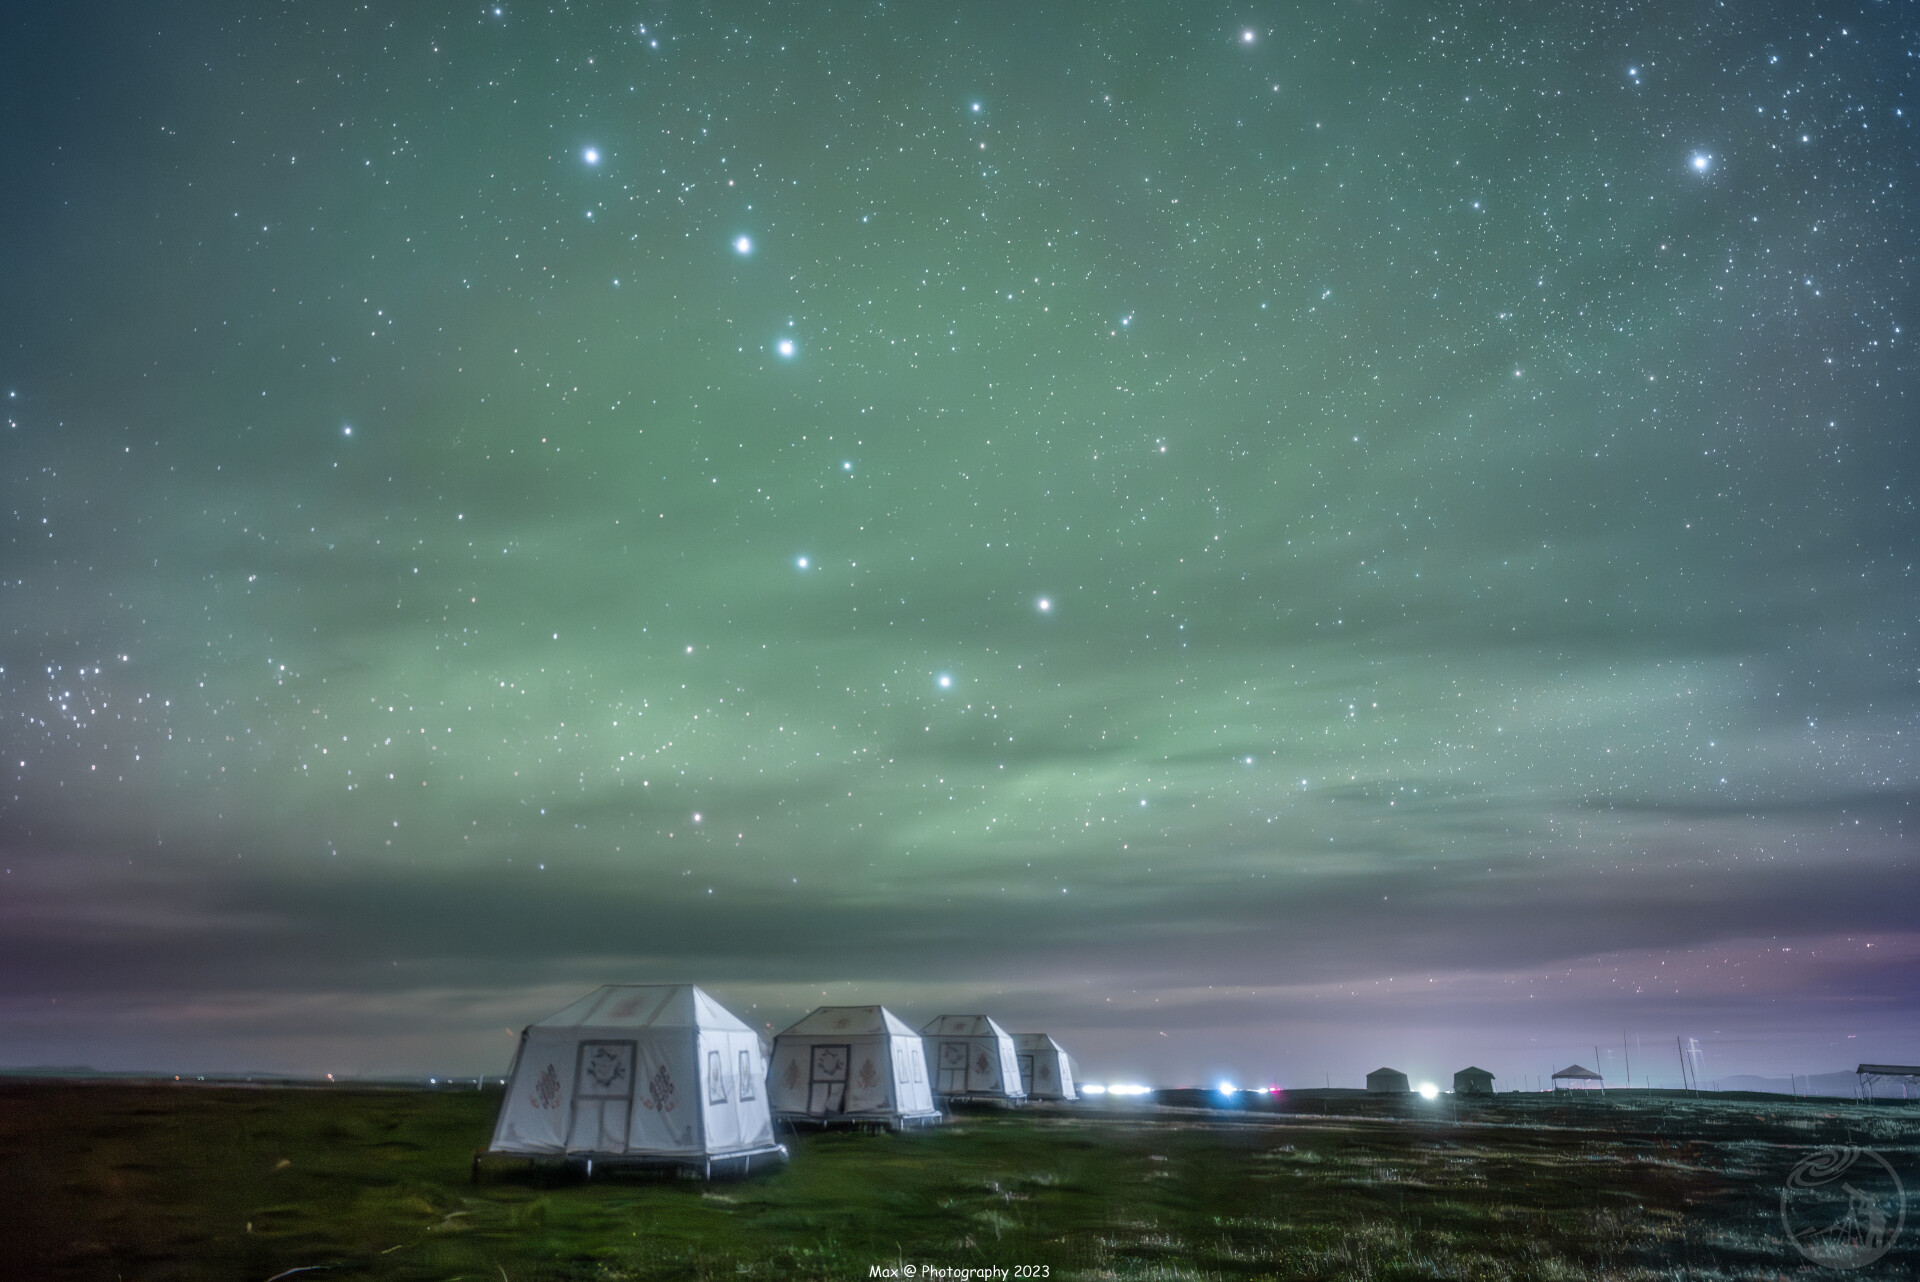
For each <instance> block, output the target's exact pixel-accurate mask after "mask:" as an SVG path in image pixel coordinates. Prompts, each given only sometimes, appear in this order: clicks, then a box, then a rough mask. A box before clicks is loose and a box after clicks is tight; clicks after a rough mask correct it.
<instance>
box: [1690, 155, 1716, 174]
mask: <svg viewBox="0 0 1920 1282" xmlns="http://www.w3.org/2000/svg"><path fill="white" fill-rule="evenodd" d="M1712 163H1713V157H1712V156H1709V155H1707V154H1706V153H1705V152H1704V151H1702V152H1696V153H1695V154H1694V157H1693V172H1694V173H1696V174H1704V173H1706V172H1707V166H1708V165H1711V164H1712Z"/></svg>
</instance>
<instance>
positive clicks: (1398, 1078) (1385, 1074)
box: [1367, 1068, 1413, 1095]
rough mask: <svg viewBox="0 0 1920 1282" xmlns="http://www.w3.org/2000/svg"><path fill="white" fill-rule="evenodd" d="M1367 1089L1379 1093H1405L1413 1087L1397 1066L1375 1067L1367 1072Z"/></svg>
mask: <svg viewBox="0 0 1920 1282" xmlns="http://www.w3.org/2000/svg"><path fill="white" fill-rule="evenodd" d="M1367 1089H1368V1090H1370V1091H1373V1092H1375V1093H1377V1094H1381V1095H1405V1094H1407V1093H1408V1092H1409V1091H1411V1090H1412V1089H1413V1087H1412V1086H1410V1085H1409V1084H1408V1083H1407V1075H1406V1074H1405V1073H1403V1072H1401V1071H1400V1070H1399V1069H1397V1068H1376V1069H1374V1070H1373V1071H1372V1072H1371V1073H1368V1074H1367Z"/></svg>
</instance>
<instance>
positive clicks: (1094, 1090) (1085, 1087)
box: [1080, 1082, 1107, 1095]
mask: <svg viewBox="0 0 1920 1282" xmlns="http://www.w3.org/2000/svg"><path fill="white" fill-rule="evenodd" d="M1080 1093H1081V1094H1082V1095H1105V1094H1106V1093H1107V1088H1106V1087H1104V1086H1102V1085H1100V1084H1099V1083H1098V1082H1082V1083H1080Z"/></svg>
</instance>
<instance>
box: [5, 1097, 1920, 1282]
mask: <svg viewBox="0 0 1920 1282" xmlns="http://www.w3.org/2000/svg"><path fill="white" fill-rule="evenodd" d="M498 1100H499V1097H498V1095H497V1093H493V1092H488V1093H448V1092H441V1093H435V1092H406V1091H372V1090H354V1089H344V1088H333V1089H326V1090H284V1089H283V1090H249V1089H232V1088H189V1087H174V1086H165V1087H158V1086H130V1085H94V1084H89V1085H11V1086H0V1206H4V1207H5V1208H6V1212H5V1213H4V1218H3V1219H0V1223H4V1224H5V1225H6V1228H7V1233H6V1240H5V1243H4V1246H0V1253H4V1258H5V1264H4V1271H7V1272H11V1273H13V1274H14V1275H16V1276H31V1277H37V1278H39V1277H44V1278H101V1279H119V1278H124V1279H128V1280H131V1279H136V1278H141V1279H148V1278H255V1279H261V1280H262V1282H264V1280H265V1279H267V1278H271V1277H273V1276H274V1275H276V1274H279V1273H282V1272H284V1271H286V1270H290V1269H296V1268H301V1267H303V1266H320V1267H317V1268H315V1270H314V1271H312V1272H305V1273H297V1274H294V1275H293V1277H295V1278H299V1279H303V1280H310V1279H320V1278H394V1279H405V1278H420V1279H453V1278H468V1279H475V1280H499V1279H504V1282H530V1280H533V1279H618V1278H715V1279H719V1278H730V1279H754V1278H844V1279H851V1278H865V1277H867V1276H868V1271H869V1267H870V1266H872V1265H876V1264H880V1265H890V1264H895V1263H900V1262H906V1263H914V1264H920V1265H925V1264H938V1265H945V1266H983V1265H1004V1266H1013V1265H1018V1264H1030V1265H1046V1266H1048V1267H1049V1269H1050V1270H1051V1276H1052V1277H1054V1278H1063V1277H1088V1278H1115V1279H1175V1278H1203V1277H1204V1278H1220V1279H1258V1278H1359V1279H1367V1280H1369V1282H1372V1280H1374V1279H1378V1280H1380V1282H1392V1280H1397V1279H1416V1278H1420V1279H1426V1278H1450V1279H1451V1278H1458V1279H1507V1278H1516V1279H1518V1278H1528V1279H1586V1278H1620V1279H1641V1278H1701V1279H1706V1278H1754V1279H1758V1278H1776V1277H1783V1276H1786V1275H1789V1274H1794V1275H1803V1274H1804V1275H1808V1276H1811V1273H1812V1271H1811V1270H1810V1269H1808V1268H1807V1267H1806V1266H1804V1265H1802V1264H1801V1262H1800V1260H1799V1257H1798V1256H1796V1255H1795V1254H1794V1253H1793V1251H1792V1248H1791V1247H1790V1246H1789V1245H1787V1244H1786V1242H1785V1240H1784V1238H1783V1236H1782V1234H1781V1232H1780V1226H1779V1221H1778V1218H1777V1209H1778V1196H1779V1188H1780V1182H1781V1180H1782V1179H1783V1178H1784V1176H1785V1174H1786V1171H1787V1170H1788V1169H1789V1168H1790V1167H1791V1166H1792V1165H1793V1163H1794V1162H1795V1161H1797V1160H1798V1159H1799V1157H1800V1156H1802V1155H1804V1153H1805V1152H1806V1151H1807V1150H1808V1149H1809V1148H1811V1147H1814V1146H1817V1145H1820V1144H1825V1143H1836V1142H1846V1141H1847V1140H1848V1139H1851V1140H1852V1141H1853V1142H1856V1143H1858V1142H1867V1143H1871V1144H1872V1145H1873V1146H1874V1147H1875V1148H1876V1149H1877V1151H1879V1152H1880V1153H1882V1154H1883V1155H1885V1156H1886V1157H1887V1158H1888V1160H1890V1161H1891V1162H1893V1164H1894V1166H1895V1167H1896V1168H1897V1169H1899V1170H1901V1171H1902V1172H1903V1174H1909V1175H1914V1176H1920V1163H1916V1160H1915V1159H1916V1156H1920V1126H1916V1122H1917V1121H1920V1113H1916V1112H1914V1111H1909V1110H1897V1109H1889V1110H1883V1111H1882V1112H1881V1113H1880V1114H1877V1115H1874V1116H1871V1117H1869V1116H1867V1115H1865V1114H1864V1112H1863V1110H1860V1109H1859V1108H1857V1107H1855V1106H1843V1105H1839V1104H1824V1105H1816V1104H1813V1103H1801V1102H1794V1101H1781V1102H1780V1103H1778V1104H1771V1103H1768V1104H1755V1103H1752V1102H1739V1103H1710V1102H1700V1103H1694V1102H1690V1101H1689V1102H1677V1103H1648V1104H1644V1105H1631V1104H1622V1103H1608V1104H1606V1105H1599V1104H1591V1105H1586V1106H1574V1107H1569V1106H1565V1105H1553V1104H1547V1103H1541V1102H1537V1101H1535V1100H1530V1099H1526V1098H1515V1099H1514V1100H1513V1101H1512V1102H1511V1103H1509V1102H1507V1101H1504V1100H1503V1101H1499V1102H1497V1103H1496V1104H1494V1105H1491V1106H1482V1107H1481V1108H1479V1109H1477V1110H1476V1111H1475V1112H1476V1116H1477V1118H1478V1120H1477V1121H1472V1122H1466V1123H1455V1122H1452V1121H1446V1120H1433V1119H1428V1120H1418V1119H1415V1120H1406V1119H1402V1120H1397V1121H1396V1120H1367V1119H1339V1118H1321V1117H1273V1116H1246V1115H1231V1114H1228V1115H1209V1114H1203V1113H1199V1112H1184V1113H1163V1114H1155V1113H1150V1112H1137V1113H1131V1114H1129V1113H1092V1112H1089V1113H1085V1114H1074V1113H1071V1112H1068V1111H1059V1112H1049V1113H1042V1112H1039V1111H1037V1110H1034V1111H1028V1112H1018V1113H1005V1114H982V1113H975V1114H966V1115H962V1116H961V1117H960V1118H959V1119H958V1120H957V1121H956V1122H955V1123H954V1124H952V1125H949V1126H946V1127H942V1128H937V1129H934V1130H931V1131H927V1132H923V1133H918V1134H908V1135H884V1134H882V1135H863V1134H846V1133H836V1134H825V1135H811V1134H809V1135H802V1136H800V1137H799V1138H798V1139H796V1140H792V1141H790V1142H789V1143H790V1147H791V1148H792V1149H793V1161H792V1162H791V1164H789V1165H788V1166H787V1167H785V1168H782V1169H777V1170H775V1171H772V1172H769V1173H767V1174H765V1175H756V1176H755V1177H753V1178H751V1179H748V1180H744V1181H736V1182H723V1183H713V1184H705V1183H700V1182H696V1181H690V1180H682V1179H673V1178H652V1179H629V1178H614V1179H604V1180H603V1179H596V1180H594V1181H593V1182H592V1183H590V1184H580V1183H566V1182H563V1181H558V1180H551V1179H549V1180H545V1181H542V1180H538V1179H515V1178H503V1177H495V1178H493V1179H490V1180H488V1181H487V1182H483V1183H481V1184H478V1185H475V1184H472V1183H470V1182H469V1180H468V1169H469V1162H470V1159H471V1157H472V1154H473V1151H474V1150H475V1148H477V1147H478V1146H479V1145H480V1144H482V1143H483V1142H484V1141H485V1138H486V1136H487V1134H488V1132H489V1129H490V1127H491V1125H492V1121H493V1114H494V1110H495V1108H496V1107H497V1105H498ZM1911 1182H1913V1183H1915V1184H1920V1179H1914V1180H1912V1181H1911ZM1914 1210H1915V1216H1914V1218H1915V1220H1916V1221H1920V1206H1916V1207H1915V1208H1914ZM1916 1235H1920V1223H1916V1224H1911V1225H1909V1227H1908V1232H1907V1233H1906V1235H1905V1236H1904V1239H1903V1241H1902V1242H1901V1243H1900V1245H1899V1247H1898V1248H1897V1249H1896V1250H1895V1251H1894V1252H1893V1253H1892V1254H1891V1255H1889V1256H1888V1257H1886V1258H1885V1259H1883V1260H1882V1261H1881V1262H1880V1263H1879V1264H1878V1265H1876V1266H1874V1267H1872V1268H1870V1269H1867V1270H1863V1271H1861V1272H1859V1273H1855V1274H1853V1275H1851V1276H1854V1277H1862V1276H1865V1277H1883V1276H1884V1277H1896V1276H1897V1277H1911V1276H1913V1275H1914V1272H1915V1266H1916V1262H1920V1254H1917V1253H1916V1252H1915V1250H1914V1247H1913V1239H1914V1238H1915V1237H1916Z"/></svg>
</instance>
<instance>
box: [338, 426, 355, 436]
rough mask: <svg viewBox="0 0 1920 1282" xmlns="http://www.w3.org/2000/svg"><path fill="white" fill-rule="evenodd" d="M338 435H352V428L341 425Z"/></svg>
mask: <svg viewBox="0 0 1920 1282" xmlns="http://www.w3.org/2000/svg"><path fill="white" fill-rule="evenodd" d="M340 435H342V436H352V435H353V428H352V427H343V428H341V429H340Z"/></svg>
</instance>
